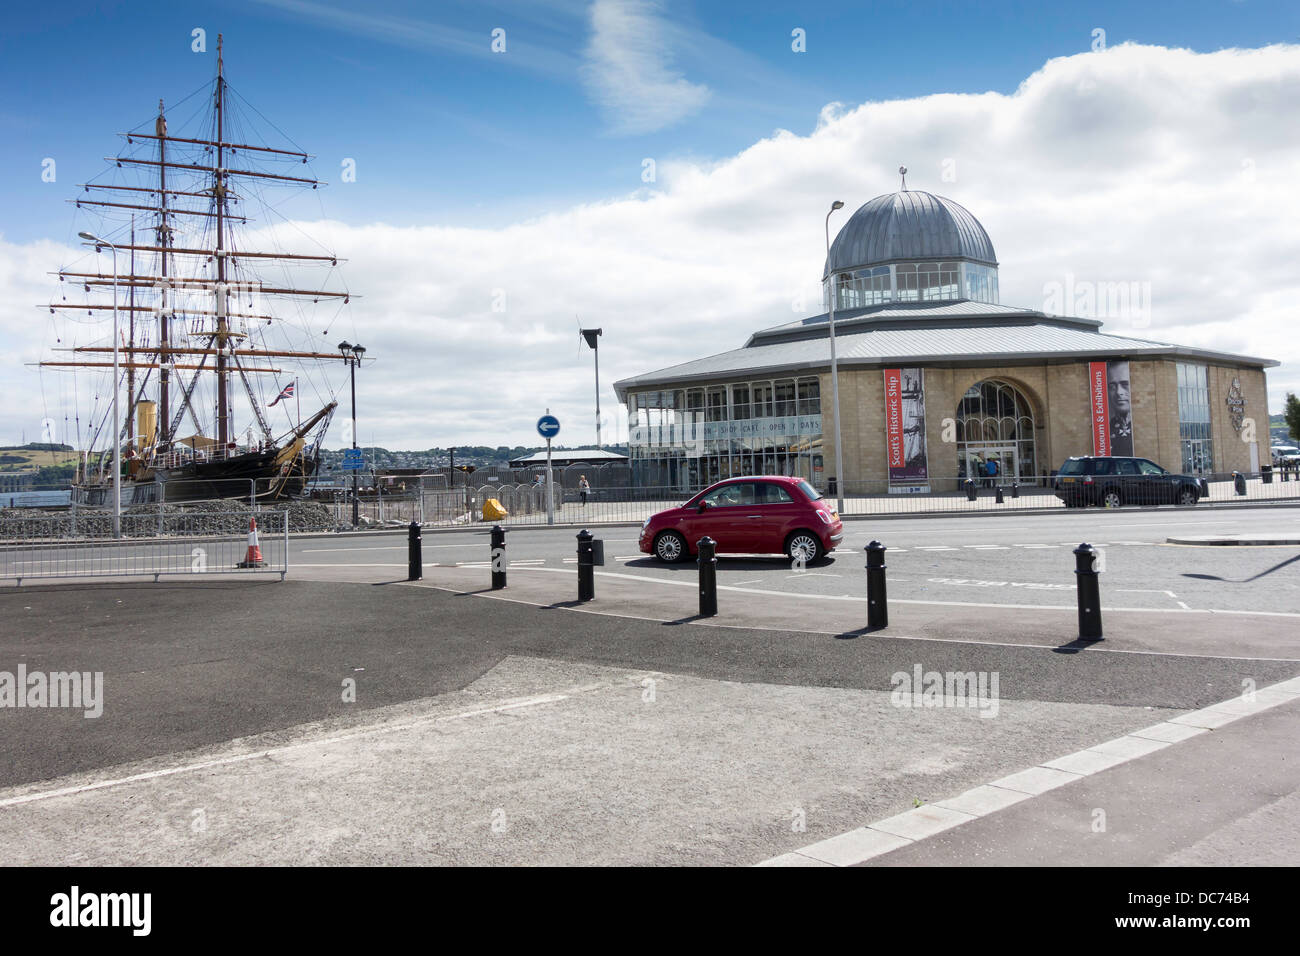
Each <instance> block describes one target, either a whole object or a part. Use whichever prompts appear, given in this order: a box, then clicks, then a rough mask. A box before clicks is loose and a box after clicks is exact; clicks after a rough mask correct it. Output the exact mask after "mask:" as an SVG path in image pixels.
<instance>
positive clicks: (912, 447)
mask: <svg viewBox="0 0 1300 956" xmlns="http://www.w3.org/2000/svg"><path fill="white" fill-rule="evenodd" d="M885 449H886V457H887V459H888V464H889V490H890V491H891V492H896V493H909V492H910V493H917V494H924V493H926V492H928V491H929V490H930V489H929V486H928V485H927V484H926V482H927V481H929V478H930V468H929V461H928V455H927V449H926V441H925V378H924V373H923V371H922V370H921V369H919V368H887V369H885Z"/></svg>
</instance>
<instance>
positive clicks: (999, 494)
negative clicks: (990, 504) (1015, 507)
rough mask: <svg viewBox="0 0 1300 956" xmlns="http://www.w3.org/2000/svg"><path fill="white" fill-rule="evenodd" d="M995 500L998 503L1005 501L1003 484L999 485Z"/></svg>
mask: <svg viewBox="0 0 1300 956" xmlns="http://www.w3.org/2000/svg"><path fill="white" fill-rule="evenodd" d="M993 500H994V502H995V503H996V504H1002V503H1003V498H1002V486H1001V485H998V494H997V497H996V498H994V499H993Z"/></svg>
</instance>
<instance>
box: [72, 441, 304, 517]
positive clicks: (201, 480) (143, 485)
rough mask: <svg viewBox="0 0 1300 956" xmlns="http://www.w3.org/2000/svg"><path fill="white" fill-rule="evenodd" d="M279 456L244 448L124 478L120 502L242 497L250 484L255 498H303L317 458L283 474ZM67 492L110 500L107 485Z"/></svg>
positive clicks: (79, 498) (94, 501)
mask: <svg viewBox="0 0 1300 956" xmlns="http://www.w3.org/2000/svg"><path fill="white" fill-rule="evenodd" d="M278 454H279V451H278V449H271V450H270V451H263V452H249V453H247V454H244V455H236V456H234V457H231V458H227V459H225V460H223V461H208V462H192V463H187V464H185V465H180V466H178V467H175V468H166V469H159V470H158V471H157V472H156V473H155V477H154V478H153V479H150V480H148V481H141V480H137V479H129V478H128V479H123V481H122V504H123V505H124V506H129V505H139V504H156V503H158V501H159V499H160V493H161V500H162V501H164V502H166V503H168V504H174V503H180V502H186V501H211V500H214V499H219V498H240V499H243V500H245V501H247V500H248V499H249V497H250V496H251V495H252V494H253V493H254V488H256V496H257V499H258V500H259V501H266V500H276V499H282V498H300V497H302V496H303V494H304V492H305V490H306V486H307V482H308V481H309V480H310V479H311V477H312V476H313V475H315V473H316V461H315V460H314V459H307V458H303V457H299V458H298V460H296V461H295V462H293V464H292V467H291V468H290V469H289V473H288V474H286V475H283V476H282V474H281V472H282V466H280V465H278V464H276V456H277V455H278ZM72 495H73V500H74V501H76V502H77V504H79V505H85V506H87V507H92V508H94V507H106V506H108V505H109V504H111V503H112V500H113V499H112V484H111V483H109V482H96V483H94V484H84V485H75V486H73V489H72Z"/></svg>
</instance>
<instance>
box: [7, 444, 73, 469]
mask: <svg viewBox="0 0 1300 956" xmlns="http://www.w3.org/2000/svg"><path fill="white" fill-rule="evenodd" d="M76 461H77V453H76V452H75V451H74V450H73V448H72V446H71V445H53V444H45V443H41V442H32V443H31V444H27V445H3V446H0V471H31V470H32V469H34V468H48V467H51V466H62V465H75V464H76Z"/></svg>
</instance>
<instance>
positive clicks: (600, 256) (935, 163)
mask: <svg viewBox="0 0 1300 956" xmlns="http://www.w3.org/2000/svg"><path fill="white" fill-rule="evenodd" d="M1297 53H1298V49H1297V47H1294V46H1288V47H1270V48H1266V49H1261V50H1251V51H1237V50H1226V51H1220V52H1216V53H1210V54H1196V53H1191V52H1188V51H1185V50H1168V49H1162V48H1157V47H1145V46H1134V45H1124V46H1118V47H1111V48H1110V49H1108V50H1106V51H1105V52H1101V53H1087V54H1082V55H1079V56H1073V57H1067V58H1062V59H1056V60H1052V61H1050V62H1048V63H1047V64H1045V65H1044V66H1043V68H1042V69H1040V70H1039V71H1037V72H1036V73H1035V74H1034V75H1033V76H1031V77H1029V78H1027V79H1026V80H1025V82H1024V83H1023V84H1022V85H1021V87H1020V88H1019V89H1018V90H1016V91H1015V92H1014V93H1013V94H1011V95H1001V94H996V93H984V94H977V95H936V96H928V97H924V98H919V99H914V100H907V101H889V102H878V103H869V104H865V105H861V106H858V107H856V108H849V107H840V108H839V109H836V110H826V111H824V112H823V113H822V115H821V116H820V118H819V119H818V118H817V117H809V121H810V124H811V123H812V122H813V121H814V120H816V121H817V125H816V127H815V129H814V130H813V132H811V133H810V134H809V135H807V136H800V135H795V134H793V133H789V132H778V133H776V134H774V135H773V136H771V137H770V138H768V139H764V140H762V141H761V142H758V143H755V144H754V145H753V146H751V147H749V148H748V149H746V150H745V151H743V152H742V153H740V154H738V155H736V156H733V157H730V158H727V159H725V160H721V161H718V162H715V163H712V164H708V165H704V164H699V163H685V162H679V163H674V162H672V161H670V160H668V159H666V158H664V159H661V160H660V162H659V164H658V174H659V181H658V183H656V184H655V191H652V192H643V193H638V194H635V195H629V196H625V197H619V198H611V199H610V200H608V201H605V202H600V203H592V204H588V205H582V206H577V207H573V208H568V209H563V210H557V211H555V212H554V213H551V214H549V215H546V216H543V217H540V218H537V219H532V220H528V221H524V222H519V223H517V224H514V225H512V226H509V227H507V228H503V229H496V230H488V229H461V228H455V229H453V228H438V227H426V228H395V227H391V226H386V225H383V224H370V225H347V224H342V223H300V224H298V225H299V227H300V228H301V229H302V230H303V231H304V232H306V233H308V234H310V235H313V236H317V235H318V236H320V237H321V239H322V241H323V242H324V243H325V244H326V245H327V246H329V247H331V248H333V249H336V250H337V251H338V253H339V254H340V255H341V256H344V257H346V258H347V259H348V260H349V261H348V263H347V264H346V267H345V268H346V274H347V278H348V284H349V286H350V287H351V288H352V289H353V290H355V291H356V292H358V293H360V294H361V295H362V297H361V298H358V299H356V300H354V301H353V303H352V305H351V306H350V307H349V308H350V311H351V313H352V317H351V323H350V324H349V323H347V322H340V323H338V325H337V328H336V329H334V330H332V331H331V336H333V337H331V338H329V339H328V341H329V342H330V343H331V344H332V343H333V342H334V341H336V339H337V338H341V337H348V338H354V337H355V338H357V339H360V340H361V341H363V342H364V343H365V344H366V346H367V347H368V348H369V350H370V351H369V354H370V355H371V356H373V357H374V358H375V359H376V362H375V363H374V364H373V365H369V366H367V367H366V368H364V369H363V370H362V372H361V373H360V375H359V377H358V394H359V400H360V404H361V411H360V415H361V419H362V424H361V427H360V434H361V438H362V440H363V441H364V442H369V441H370V438H371V435H372V434H373V436H374V439H375V441H377V442H378V443H380V444H384V445H387V446H389V447H407V448H427V447H429V446H432V445H440V446H446V445H451V444H469V443H473V444H511V445H513V444H516V443H520V444H535V443H536V441H537V439H536V438H535V437H534V436H535V432H534V430H533V423H534V422H535V420H536V418H537V416H538V415H540V414H541V413H542V411H543V409H544V408H545V407H547V406H549V407H550V408H551V410H552V411H553V412H554V413H556V414H557V415H559V417H560V418H561V420H562V421H563V423H564V430H563V431H562V432H561V435H560V440H561V441H563V442H565V443H571V444H579V443H582V442H591V441H592V440H594V433H595V428H594V423H593V411H592V367H591V355H590V353H589V352H588V351H586V350H585V347H584V350H583V351H582V352H579V350H578V337H577V330H576V325H575V322H574V315H575V314H577V315H579V316H581V318H582V322H583V324H585V325H599V326H603V327H604V330H605V334H604V337H603V338H602V339H601V376H602V381H603V383H604V390H603V395H602V402H601V405H602V411H604V412H605V413H606V415H607V416H608V417H610V418H614V419H618V418H619V416H618V415H617V406H616V404H615V400H614V397H613V394H612V390H611V389H610V384H611V383H612V382H613V381H614V380H615V379H617V378H622V377H626V376H629V375H635V374H640V373H644V372H648V371H651V370H653V369H657V368H662V367H665V366H668V365H672V364H675V363H678V362H682V361H686V360H689V359H692V358H698V357H700V356H704V355H708V354H711V353H714V352H719V351H723V350H726V349H732V348H737V347H739V346H740V345H742V344H743V342H744V340H745V338H746V336H747V335H748V334H749V333H750V332H751V331H753V330H754V329H757V328H762V327H765V326H770V325H775V324H777V323H779V322H785V321H789V320H791V319H793V318H799V317H801V316H804V315H810V314H813V313H814V312H816V311H819V309H818V308H817V305H818V303H819V301H820V300H819V291H818V279H819V277H820V273H821V268H822V259H823V255H824V251H823V244H824V239H823V235H822V221H823V217H824V216H825V212H826V210H827V209H828V208H829V206H830V202H831V200H832V199H843V200H844V201H845V203H846V204H847V206H848V209H847V210H846V211H845V213H841V214H839V215H840V216H841V217H844V216H845V215H846V214H847V213H848V212H851V211H852V210H853V209H855V208H857V206H858V205H860V204H862V203H864V202H866V201H867V200H868V199H870V198H871V197H873V196H875V195H878V194H879V193H882V192H887V191H890V190H893V189H895V188H897V184H898V177H897V174H896V172H895V170H896V169H897V167H898V165H899V164H900V162H901V163H906V164H907V166H908V167H909V169H910V172H909V174H908V185H909V187H912V188H916V189H926V190H929V191H932V192H935V193H939V194H941V195H946V196H949V197H951V198H952V199H955V200H956V201H957V202H960V203H961V204H962V205H964V206H966V207H967V208H968V209H970V210H971V212H972V213H974V215H975V216H976V217H977V218H979V219H980V221H981V222H983V224H984V226H985V227H986V229H987V230H988V232H989V234H990V236H991V237H992V239H993V243H994V246H995V248H996V250H997V253H998V258H999V260H1000V262H1001V290H1002V301H1003V302H1004V303H1009V304H1014V305H1024V306H1028V307H1032V308H1043V307H1044V305H1045V302H1044V286H1045V285H1046V284H1047V283H1050V282H1053V281H1063V280H1064V277H1065V276H1066V274H1067V273H1068V274H1071V275H1072V276H1074V278H1075V281H1076V282H1077V281H1091V282H1116V281H1138V282H1150V283H1151V296H1152V302H1153V310H1152V315H1151V319H1150V324H1149V326H1146V327H1140V328H1134V327H1132V324H1131V323H1129V324H1126V323H1124V322H1120V321H1113V320H1109V319H1107V320H1106V327H1105V328H1106V331H1111V332H1116V333H1119V334H1133V335H1138V336H1141V337H1147V338H1153V339H1157V340H1162V341H1169V342H1176V343H1180V344H1186V345H1194V346H1204V347H1209V348H1214V349H1220V350H1226V351H1231V352H1238V353H1242V354H1245V355H1254V356H1263V357H1268V358H1275V359H1279V360H1282V361H1283V362H1284V364H1283V366H1282V367H1281V368H1278V369H1274V370H1272V371H1271V372H1270V373H1269V382H1270V386H1271V388H1270V392H1271V407H1272V410H1273V411H1274V412H1277V411H1280V409H1281V402H1282V395H1283V392H1284V391H1286V390H1290V391H1295V392H1300V336H1297V335H1296V334H1295V331H1294V330H1295V318H1294V315H1295V310H1296V304H1297V302H1300V274H1298V273H1297V271H1296V269H1295V263H1296V262H1297V261H1300V234H1297V232H1296V229H1295V210H1297V209H1300V129H1298V128H1297V124H1296V123H1295V122H1294V112H1295V104H1296V103H1297V102H1300V56H1297ZM948 159H951V160H953V161H954V167H950V168H955V171H956V181H955V182H946V181H944V180H943V178H942V175H943V170H944V168H945V167H944V161H945V160H948ZM638 174H639V168H638V169H634V170H631V171H630V173H629V175H630V176H635V175H638ZM836 221H837V220H832V229H834V226H835V222H836ZM844 221H845V220H844V218H839V219H838V222H839V223H840V224H842V223H843V222H844ZM70 258H71V255H69V254H68V252H67V251H66V250H64V249H63V247H61V246H58V245H56V244H53V243H33V244H27V245H12V244H3V243H0V337H2V338H3V341H4V343H5V354H6V355H9V356H11V361H10V362H9V363H6V364H5V365H4V366H3V367H0V394H3V395H5V396H6V398H7V399H8V400H7V401H6V402H5V404H4V406H3V408H0V440H8V439H10V438H12V439H16V438H17V437H18V433H19V429H20V428H26V430H27V434H28V440H32V438H33V437H34V435H35V433H36V431H37V429H38V428H39V421H40V418H41V417H42V413H41V411H40V410H39V409H38V408H37V407H35V403H34V401H33V400H32V396H35V395H39V394H40V391H41V388H40V385H39V384H38V382H39V381H42V380H43V379H42V378H41V377H38V374H37V373H36V372H34V371H31V370H29V369H26V368H23V367H21V366H20V365H18V364H17V362H18V361H24V362H30V361H34V360H36V359H37V358H38V357H39V354H40V351H41V348H42V347H43V346H46V345H48V344H50V343H49V342H47V341H46V334H45V331H44V327H45V326H46V325H47V324H48V323H45V322H44V321H43V316H44V318H48V313H42V312H40V311H39V310H37V309H33V308H30V305H31V304H33V303H37V302H43V301H47V300H48V299H49V297H50V295H51V294H52V292H51V290H52V286H53V285H56V283H51V282H50V278H49V277H48V276H47V275H46V274H45V273H46V272H47V270H50V269H54V268H57V266H58V265H59V264H60V263H61V262H63V261H67V260H69V259H70ZM497 289H500V290H504V292H505V295H506V299H505V306H506V309H505V311H504V312H494V311H493V310H492V304H493V294H494V290H497ZM799 295H802V296H803V298H804V309H803V310H795V309H792V307H791V301H792V299H794V298H796V297H797V296H799ZM65 379H66V377H60V380H59V383H58V385H57V387H51V388H50V394H54V391H59V390H63V391H66V388H65V386H64V385H63V384H62V382H63V380H65ZM332 384H333V387H334V388H336V389H337V390H338V391H337V394H338V395H339V396H340V397H341V398H342V400H343V402H344V405H345V407H346V402H347V392H346V379H345V378H344V377H343V376H342V374H341V370H339V371H337V372H336V373H335V381H334V382H333V383H332ZM79 397H80V398H82V399H83V401H84V400H85V399H86V396H85V395H84V394H82V395H80V396H79ZM303 408H304V410H306V408H307V398H306V396H305V395H304V398H303ZM241 427H242V426H241ZM613 431H615V430H614V429H613V428H611V429H607V430H606V432H605V437H606V439H607V440H609V439H610V435H611V432H613ZM616 433H617V434H618V435H625V433H626V432H625V426H624V424H623V423H622V422H621V420H620V421H619V422H618V426H617V429H616ZM339 436H340V433H339V431H338V428H337V426H336V427H335V431H334V434H333V435H332V436H331V440H330V442H329V444H330V445H331V446H336V445H338V444H340V443H341V441H340V437H339Z"/></svg>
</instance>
